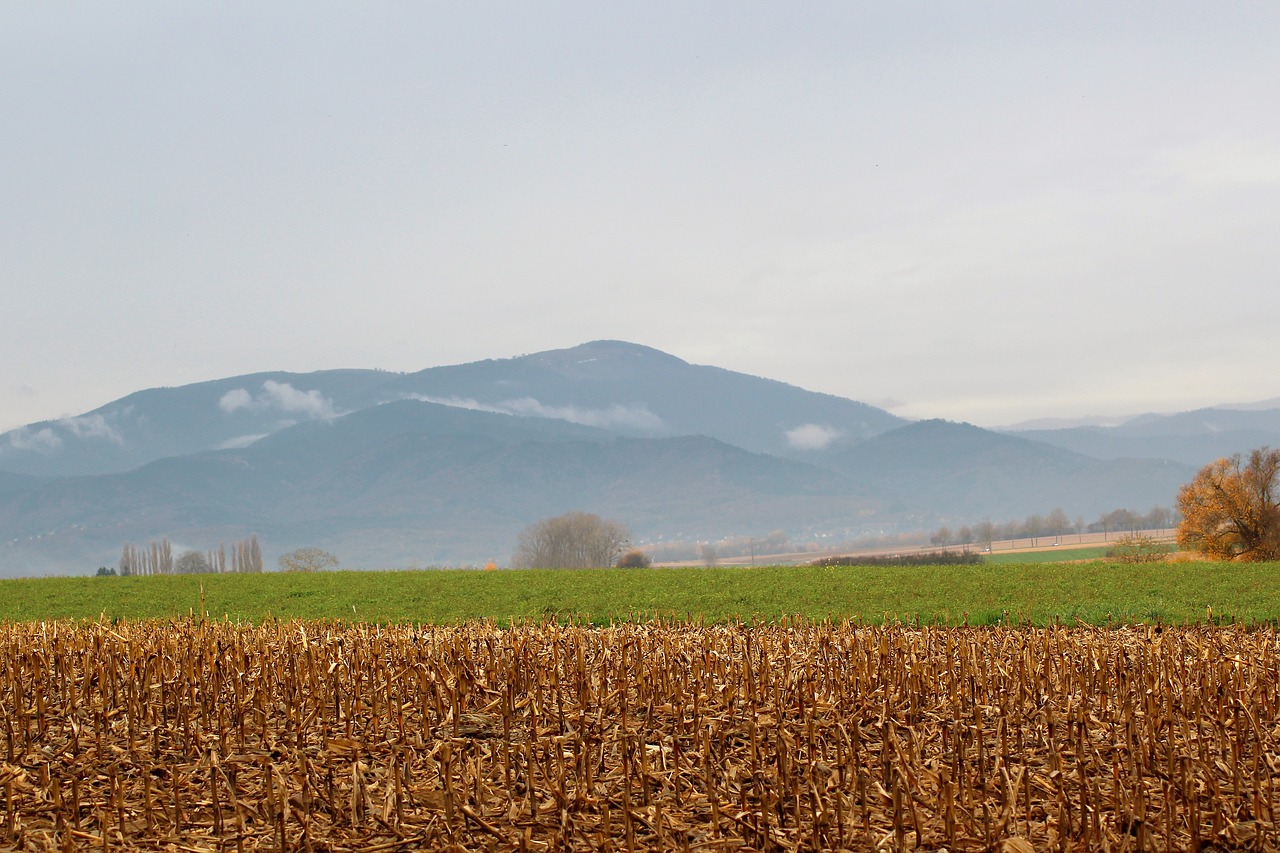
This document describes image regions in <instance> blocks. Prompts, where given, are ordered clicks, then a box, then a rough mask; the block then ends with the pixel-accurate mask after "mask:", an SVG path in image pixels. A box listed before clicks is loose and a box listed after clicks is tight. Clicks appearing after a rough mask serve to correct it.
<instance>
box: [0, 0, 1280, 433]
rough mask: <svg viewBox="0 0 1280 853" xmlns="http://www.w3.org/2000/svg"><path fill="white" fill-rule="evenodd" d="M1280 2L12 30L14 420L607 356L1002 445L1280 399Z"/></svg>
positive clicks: (5, 37) (133, 9) (497, 12)
mask: <svg viewBox="0 0 1280 853" xmlns="http://www.w3.org/2000/svg"><path fill="white" fill-rule="evenodd" d="M1277 36H1280V6H1276V5H1274V4H1235V5H1230V6H1223V5H1210V6H1206V5H1204V4H1199V3H1192V2H1171V3H1166V4H1160V5H1158V6H1143V5H1138V4H1097V5H1096V6H1095V5H1085V6H1081V5H1080V4H1068V3H1037V4H1015V3H1002V2H989V3H978V4H965V5H964V6H944V5H939V4H927V3H893V4H889V3H858V2H854V3H844V2H840V3H837V2H830V3H815V4H807V5H806V6H805V7H804V8H803V10H798V9H797V8H796V7H786V6H783V7H779V6H777V5H776V4H766V3H755V2H747V3H741V4H733V5H732V6H726V5H723V4H710V3H700V2H694V3H664V2H659V3H646V4H624V5H613V6H607V7H606V6H600V5H598V4H587V3H581V2H577V3H574V2H565V3H547V4H536V5H522V4H514V3H507V4H489V5H461V6H459V5H456V4H442V3H388V4H378V5H376V6H361V7H354V6H349V5H345V4H339V3H333V2H319V3H315V4H309V5H307V6H305V7H298V6H288V5H266V6H263V5H261V4H250V3H244V2H231V3H221V2H220V3H210V2H192V3H184V4H179V5H176V6H174V5H166V4H160V3H155V2H150V3H146V2H132V3H131V2H123V3H117V4H111V5H110V6H92V5H89V6H85V5H75V6H58V5H53V4H25V5H11V6H9V7H6V8H5V10H4V11H3V12H0V114H3V115H4V116H6V120H5V122H4V126H3V127H2V128H0V257H3V259H4V263H3V268H2V269H3V271H2V273H0V300H3V306H4V308H3V316H4V319H5V322H4V324H3V334H0V363H2V364H3V366H4V371H3V376H2V377H0V429H9V428H12V427H16V426H19V425H21V424H25V423H29V422H32V421H37V420H43V419H51V418H57V417H60V416H64V415H74V414H79V413H82V412H85V411H88V410H90V409H93V408H95V407H97V406H100V405H102V404H104V403H107V402H109V401H110V400H113V399H116V398H118V397H121V396H123V395H125V394H128V393H131V392H133V391H136V390H140V389H143V388H148V387H153V386H159V385H181V384H186V383H189V382H195V381H200V380H205V379H213V378H219V377H224V376H231V375H236V374H242V373H250V372H257V371H267V370H292V371H311V370H318V369H325V368H336V367H377V368H383V369H388V370H404V371H412V370H419V369H422V368H425V367H429V366H434V365H441V364H453V363H460V362H466V361H473V360H477V359H483V358H501V357H507V356H512V355H518V354H521V353H528V352H536V351H539V350H545V349H553V348H561V347H568V346H573V345H575V344H578V343H582V342H584V341H589V340H595V339H602V338H614V339H621V340H629V341H634V342H636V343H641V344H645V345H648V346H652V347H656V348H658V349H661V350H664V351H666V352H669V353H671V354H673V355H676V356H679V357H681V358H683V359H686V360H688V361H691V362H695V363H701V364H713V365H716V366H719V367H725V368H729V369H733V370H739V371H743V372H746V373H752V374H755V375H759V376H765V377H768V378H772V379H778V380H781V381H785V382H790V383H792V384H795V385H799V386H802V387H805V388H808V389H811V390H815V391H823V392H827V393H831V394H837V395H840V396H844V397H850V398H853V399H856V400H861V401H864V402H868V403H872V404H874V405H879V406H884V407H886V408H890V409H891V410H892V411H894V412H895V413H896V414H899V415H903V416H906V417H912V418H924V417H946V418H950V419H953V420H966V421H971V422H973V423H977V424H980V425H1001V424H1009V423H1014V422H1018V421H1023V420H1026V419H1031V418H1044V417H1055V416H1082V415H1118V414H1137V413H1140V412H1144V411H1176V410H1185V409H1191V408H1196V407H1199V406H1205V405H1214V404H1222V403H1233V402H1239V403H1247V402H1252V401H1258V400H1264V399H1269V398H1275V397H1277V395H1280V379H1277V377H1280V347H1278V346H1276V338H1277V336H1276V318H1277V317H1278V316H1280V287H1278V286H1277V284H1278V282H1277V271H1278V270H1280V241H1277V240H1276V239H1275V235H1276V234H1277V233H1280V111H1277V110H1276V109H1275V106H1274V105H1275V104H1276V103H1280V54H1278V53H1277V52H1276V51H1275V50H1274V45H1275V43H1276V39H1277Z"/></svg>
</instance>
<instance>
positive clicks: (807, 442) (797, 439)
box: [786, 424, 844, 450]
mask: <svg viewBox="0 0 1280 853" xmlns="http://www.w3.org/2000/svg"><path fill="white" fill-rule="evenodd" d="M786 435H787V444H789V445H791V447H792V448H793V449H794V450H823V449H824V448H826V447H827V445H829V444H831V442H833V441H835V440H836V439H837V438H840V437H841V436H843V435H844V433H843V432H841V431H840V430H838V429H836V428H835V427H831V426H827V425H826V424H801V425H800V426H798V427H796V428H795V429H789V430H787V433H786Z"/></svg>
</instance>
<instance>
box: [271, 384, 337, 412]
mask: <svg viewBox="0 0 1280 853" xmlns="http://www.w3.org/2000/svg"><path fill="white" fill-rule="evenodd" d="M264 398H265V399H266V401H267V404H268V405H271V406H274V407H275V408H277V409H280V410H281V411H284V412H300V413H302V414H304V415H310V416H311V417H313V418H331V417H333V416H334V414H335V412H334V410H333V403H332V401H330V400H329V398H328V397H326V396H324V395H323V394H321V393H320V392H319V391H316V390H314V389H312V390H311V391H299V390H298V389H297V388H294V387H293V386H292V385H290V384H289V383H288V382H273V381H272V380H270V379H268V380H267V381H266V382H263V383H262V394H260V395H259V396H258V399H259V400H263V399H264Z"/></svg>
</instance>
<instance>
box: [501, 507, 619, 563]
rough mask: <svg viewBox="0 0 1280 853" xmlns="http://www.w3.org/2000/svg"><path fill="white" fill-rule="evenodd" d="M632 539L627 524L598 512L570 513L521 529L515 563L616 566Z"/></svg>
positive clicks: (512, 560) (513, 556)
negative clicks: (625, 525) (603, 516)
mask: <svg viewBox="0 0 1280 853" xmlns="http://www.w3.org/2000/svg"><path fill="white" fill-rule="evenodd" d="M630 538H631V534H630V532H629V531H628V530H627V528H626V527H624V526H622V525H621V524H619V523H618V522H616V521H607V520H605V519H603V518H601V517H600V516H598V515H595V514H594V513H589V512H567V513H565V514H564V515H559V516H556V517H555V518H547V519H543V520H542V521H539V522H536V523H534V524H531V525H529V526H528V527H526V528H525V529H524V530H522V531H520V538H519V540H518V541H517V543H516V551H515V554H513V555H512V557H511V565H512V567H514V568H520V569H534V568H538V569H587V568H604V567H607V566H612V565H613V561H614V560H616V559H617V558H618V555H619V554H621V553H622V552H623V551H624V550H625V549H626V547H627V544H628V540H629V539H630Z"/></svg>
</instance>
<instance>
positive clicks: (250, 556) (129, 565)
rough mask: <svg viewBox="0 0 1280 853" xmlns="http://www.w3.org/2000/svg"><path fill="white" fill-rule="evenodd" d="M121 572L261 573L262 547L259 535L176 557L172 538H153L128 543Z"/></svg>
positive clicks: (145, 573) (168, 573)
mask: <svg viewBox="0 0 1280 853" xmlns="http://www.w3.org/2000/svg"><path fill="white" fill-rule="evenodd" d="M119 568H120V574H121V575H202V574H226V573H227V572H244V573H247V572H261V571H262V546H261V545H260V544H259V543H258V537H257V536H250V537H249V538H248V539H242V540H240V541H239V542H233V543H232V544H231V547H230V549H228V548H227V546H226V544H225V543H219V545H218V547H217V548H215V549H211V550H209V551H207V552H205V553H201V552H199V551H183V552H182V553H181V554H179V555H178V557H177V558H176V559H175V558H174V556H173V545H171V544H170V543H169V540H168V539H160V540H153V541H152V542H151V543H150V544H148V545H147V546H146V547H145V548H139V547H138V546H137V545H133V544H131V543H130V544H126V545H125V546H124V549H123V550H122V551H121V553H120V567H119Z"/></svg>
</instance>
